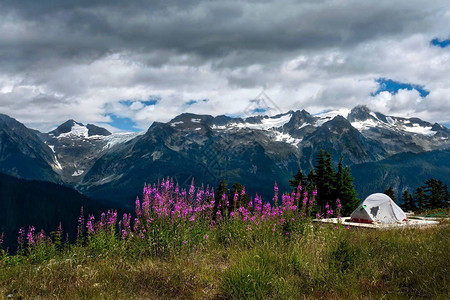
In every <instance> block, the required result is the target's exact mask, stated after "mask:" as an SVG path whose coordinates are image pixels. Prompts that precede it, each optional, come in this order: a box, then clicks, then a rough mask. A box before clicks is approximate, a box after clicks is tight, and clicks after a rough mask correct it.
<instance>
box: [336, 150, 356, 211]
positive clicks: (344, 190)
mask: <svg viewBox="0 0 450 300" xmlns="http://www.w3.org/2000/svg"><path fill="white" fill-rule="evenodd" d="M342 161H343V157H341V159H340V160H339V164H338V171H337V173H336V183H335V187H336V195H335V198H336V199H338V198H339V200H340V201H341V204H342V210H341V213H342V215H344V216H347V215H350V214H351V213H352V212H353V210H355V209H356V208H357V207H358V205H359V202H360V201H359V199H358V195H357V193H356V190H355V187H354V186H353V177H352V176H351V174H350V169H349V168H348V167H347V168H344V166H343V163H342Z"/></svg>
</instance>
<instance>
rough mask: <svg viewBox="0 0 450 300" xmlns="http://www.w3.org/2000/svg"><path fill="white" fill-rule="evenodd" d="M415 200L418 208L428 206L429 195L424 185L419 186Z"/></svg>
mask: <svg viewBox="0 0 450 300" xmlns="http://www.w3.org/2000/svg"><path fill="white" fill-rule="evenodd" d="M414 201H415V202H416V203H417V208H418V209H426V208H427V207H428V203H427V195H426V194H425V192H424V191H423V188H422V187H418V188H417V189H416V192H415V193H414Z"/></svg>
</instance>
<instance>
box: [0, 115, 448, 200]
mask: <svg viewBox="0 0 450 300" xmlns="http://www.w3.org/2000/svg"><path fill="white" fill-rule="evenodd" d="M449 136H450V130H449V129H448V128H446V127H444V126H442V125H440V124H438V123H429V122H426V121H423V120H420V119H418V118H401V117H394V116H386V115H384V114H381V113H379V112H372V111H371V110H369V109H368V108H367V107H365V106H357V107H355V108H353V109H351V110H344V109H341V110H338V111H329V112H324V113H321V114H318V115H311V114H310V113H308V112H307V111H305V110H297V111H289V112H286V113H281V114H278V115H274V116H252V117H247V118H233V117H228V116H215V117H214V116H210V115H196V114H190V113H184V114H181V115H179V116H177V117H175V118H174V119H172V120H171V121H169V122H167V123H161V122H154V123H153V124H152V125H151V126H150V128H149V129H148V130H147V131H146V132H141V133H116V134H112V133H111V132H109V131H108V130H106V129H104V128H101V127H98V126H96V125H92V124H87V125H84V124H82V123H79V122H76V121H74V120H69V121H67V122H65V123H64V124H62V125H60V126H58V127H57V128H56V129H55V130H53V131H51V132H48V133H41V132H38V131H35V130H32V129H28V128H27V127H25V126H24V125H23V124H21V123H19V122H18V121H16V120H14V119H12V118H10V117H8V116H5V115H0V172H3V173H6V174H10V175H13V176H16V177H20V178H26V179H38V180H45V181H50V182H54V183H59V184H65V185H67V186H70V187H72V188H74V189H77V190H78V191H80V192H82V193H83V194H85V195H87V196H89V197H91V198H93V199H96V200H101V201H106V202H107V203H111V204H115V205H118V206H131V205H132V202H133V199H135V198H136V196H137V195H140V194H141V190H142V187H143V185H144V183H153V182H156V181H157V180H158V179H161V178H164V177H167V176H170V177H173V178H174V180H175V181H176V182H177V183H178V184H179V185H180V186H182V187H186V186H188V185H189V184H190V182H191V180H192V178H195V181H196V183H197V184H201V183H204V184H205V185H207V184H209V185H212V186H215V185H217V183H218V181H219V180H221V179H226V180H227V182H229V183H230V184H233V183H234V182H235V181H238V182H240V183H242V184H243V185H245V186H246V188H247V191H248V192H250V193H251V194H254V193H256V192H258V193H260V195H262V196H263V198H264V199H266V200H269V199H271V197H272V194H273V184H274V181H277V182H278V185H279V187H280V190H282V191H288V190H289V186H288V180H289V179H291V178H292V176H293V174H294V173H296V171H297V168H301V169H302V170H303V172H304V173H308V172H309V170H310V169H311V168H312V166H313V165H314V163H315V157H316V154H317V152H318V151H319V150H320V149H321V148H322V149H325V150H328V151H329V152H330V153H331V154H332V156H333V160H334V162H335V163H336V162H337V161H338V160H339V159H340V157H341V156H342V157H343V159H344V164H345V165H348V166H350V167H351V169H352V174H353V176H354V177H355V186H356V187H357V191H358V192H359V194H360V197H365V196H367V194H370V193H372V192H379V191H380V190H381V189H385V188H387V187H389V186H390V185H392V186H393V187H394V188H395V189H396V190H397V192H398V194H400V193H401V192H402V190H404V189H407V188H409V189H415V187H417V184H418V183H419V184H420V183H422V182H423V181H422V179H423V178H425V177H427V176H428V177H432V176H435V174H439V176H442V177H443V178H438V179H440V180H443V181H444V182H449V181H450V178H449V176H450V175H449V173H450V172H448V167H447V166H448V165H450V164H449V162H450V156H449V154H450V153H449V148H450V143H449V140H448V139H449ZM410 165H411V166H414V167H413V168H408V167H405V166H410ZM446 168H447V169H446ZM425 179H428V178H425Z"/></svg>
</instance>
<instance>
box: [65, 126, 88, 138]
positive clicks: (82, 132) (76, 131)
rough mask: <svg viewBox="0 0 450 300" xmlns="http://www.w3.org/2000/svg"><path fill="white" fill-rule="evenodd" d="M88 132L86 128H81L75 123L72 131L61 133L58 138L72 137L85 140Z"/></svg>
mask: <svg viewBox="0 0 450 300" xmlns="http://www.w3.org/2000/svg"><path fill="white" fill-rule="evenodd" d="M88 132H89V130H88V129H87V127H86V126H81V125H79V124H77V123H75V124H74V125H73V126H72V130H71V131H69V132H66V133H61V134H60V135H59V136H58V138H62V137H72V136H80V137H85V138H87V137H88V136H89V135H88Z"/></svg>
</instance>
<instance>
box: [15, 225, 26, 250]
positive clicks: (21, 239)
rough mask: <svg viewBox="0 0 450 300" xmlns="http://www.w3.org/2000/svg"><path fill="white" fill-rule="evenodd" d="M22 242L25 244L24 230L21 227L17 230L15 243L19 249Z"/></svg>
mask: <svg viewBox="0 0 450 300" xmlns="http://www.w3.org/2000/svg"><path fill="white" fill-rule="evenodd" d="M24 242H25V229H24V228H23V227H21V228H20V229H19V237H18V238H17V243H18V244H19V246H20V247H22V246H23V243H24Z"/></svg>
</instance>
